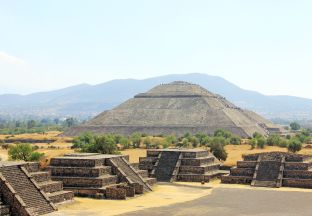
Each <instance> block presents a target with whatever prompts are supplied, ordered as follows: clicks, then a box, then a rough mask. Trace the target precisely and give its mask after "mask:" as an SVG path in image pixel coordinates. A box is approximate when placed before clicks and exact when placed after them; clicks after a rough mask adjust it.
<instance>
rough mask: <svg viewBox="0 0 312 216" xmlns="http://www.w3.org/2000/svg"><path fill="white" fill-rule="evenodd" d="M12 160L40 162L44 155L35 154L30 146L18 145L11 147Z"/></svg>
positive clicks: (10, 155)
mask: <svg viewBox="0 0 312 216" xmlns="http://www.w3.org/2000/svg"><path fill="white" fill-rule="evenodd" d="M8 154H9V157H10V159H11V160H23V161H39V160H40V159H41V158H42V157H43V156H44V154H43V153H39V152H35V151H34V150H33V148H32V146H31V145H30V144H24V143H22V144H16V145H12V146H10V147H9V152H8Z"/></svg>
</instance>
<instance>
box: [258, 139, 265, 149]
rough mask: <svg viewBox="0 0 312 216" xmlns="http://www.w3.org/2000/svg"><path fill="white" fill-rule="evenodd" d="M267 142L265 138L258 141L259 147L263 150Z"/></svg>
mask: <svg viewBox="0 0 312 216" xmlns="http://www.w3.org/2000/svg"><path fill="white" fill-rule="evenodd" d="M265 143H266V140H265V139H264V138H263V137H260V138H258V139H257V147H258V148H261V149H263V148H264V146H265Z"/></svg>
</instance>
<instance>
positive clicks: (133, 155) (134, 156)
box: [121, 149, 146, 163]
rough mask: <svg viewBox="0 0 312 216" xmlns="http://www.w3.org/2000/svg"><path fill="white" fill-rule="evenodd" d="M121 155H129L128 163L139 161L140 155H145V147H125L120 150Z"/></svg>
mask: <svg viewBox="0 0 312 216" xmlns="http://www.w3.org/2000/svg"><path fill="white" fill-rule="evenodd" d="M121 154H123V155H129V157H130V158H129V160H130V163H139V158H140V157H146V149H127V150H124V151H121Z"/></svg>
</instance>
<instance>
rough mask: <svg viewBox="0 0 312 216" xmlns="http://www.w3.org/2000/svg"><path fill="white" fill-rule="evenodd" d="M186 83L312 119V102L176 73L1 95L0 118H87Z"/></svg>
mask: <svg viewBox="0 0 312 216" xmlns="http://www.w3.org/2000/svg"><path fill="white" fill-rule="evenodd" d="M173 81H187V82H191V83H195V84H198V85H201V86H203V87H204V88H206V89H208V90H209V91H211V92H214V93H217V94H220V95H222V96H224V97H226V98H227V99H228V100H229V101H231V102H232V103H234V104H235V105H237V106H239V107H242V108H246V109H250V110H253V111H255V112H257V113H259V114H261V115H263V116H265V117H267V118H271V119H272V118H281V119H312V99H305V98H300V97H292V96H267V95H263V94H261V93H258V92H255V91H249V90H244V89H242V88H240V87H238V86H236V85H234V84H233V83H231V82H229V81H227V80H225V79H223V78H221V77H217V76H210V75H205V74H198V73H193V74H180V75H177V74H174V75H166V76H160V77H154V78H149V79H144V80H135V79H119V80H112V81H109V82H105V83H102V84H98V85H88V84H81V85H77V86H72V87H69V88H64V89H60V90H56V91H49V92H40V93H34V94H29V95H25V96H22V95H16V94H5V95H0V101H1V104H0V116H11V117H15V118H23V117H66V116H74V117H78V118H87V117H92V116H94V115H97V114H98V113H100V112H102V111H103V110H108V109H111V108H113V107H115V106H117V105H118V104H120V103H122V102H124V101H126V100H127V99H129V98H131V97H133V96H134V95H136V94H138V93H141V92H146V91H147V90H149V89H150V88H152V87H153V86H156V85H158V84H160V83H169V82H173Z"/></svg>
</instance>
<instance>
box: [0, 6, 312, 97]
mask: <svg viewBox="0 0 312 216" xmlns="http://www.w3.org/2000/svg"><path fill="white" fill-rule="evenodd" d="M311 11H312V1H311V0H306V1H304V0H300V1H296V0H292V1H288V0H262V1H253V0H245V1H242V0H228V1H225V0H211V1H209V0H203V1H200V0H189V1H183V0H176V1H174V0H164V1H162V0H157V1H149V0H144V1H143V0H142V1H137V0H131V1H129V0H124V1H119V0H111V1H104V0H99V1H95V0H92V1H82V0H81V1H78V0H73V1H70V0H66V1H64V0H50V1H42V0H37V1H34V0H28V1H17V0H10V1H6V0H0V93H8V92H10V93H23V94H25V93H29V92H33V91H38V90H50V89H57V88H61V87H66V86H70V85H74V84H79V83H90V84H96V83H101V82H105V81H108V80H111V79H116V78H139V79H142V78H147V77H153V76H158V75H165V74H171V73H194V72H199V73H206V74H211V75H218V76H221V77H224V78H226V79H227V80H229V81H231V82H233V83H235V84H237V85H239V86H240V87H242V88H245V89H251V90H257V91H259V92H262V93H265V94H289V95H297V96H303V97H309V98H312V12H311Z"/></svg>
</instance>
